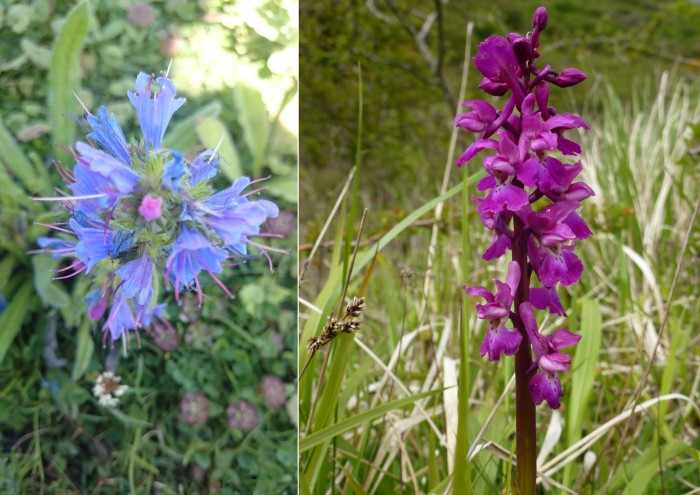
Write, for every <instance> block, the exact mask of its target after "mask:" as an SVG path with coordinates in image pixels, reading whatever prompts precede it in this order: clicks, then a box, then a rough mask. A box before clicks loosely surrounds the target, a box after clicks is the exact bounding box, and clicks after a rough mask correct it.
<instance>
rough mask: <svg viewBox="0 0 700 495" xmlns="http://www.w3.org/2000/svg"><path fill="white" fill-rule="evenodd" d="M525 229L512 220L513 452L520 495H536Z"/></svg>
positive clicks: (534, 427)
mask: <svg viewBox="0 0 700 495" xmlns="http://www.w3.org/2000/svg"><path fill="white" fill-rule="evenodd" d="M524 228H525V225H524V223H523V221H522V220H520V218H518V217H517V216H516V217H515V218H514V229H515V236H514V239H513V243H512V244H513V261H515V262H516V263H517V264H518V265H520V274H521V275H520V283H519V284H518V289H517V291H516V293H515V308H514V309H515V312H516V313H518V318H514V319H513V325H514V326H515V328H517V329H518V331H520V334H521V335H522V337H523V340H522V342H521V343H520V347H519V348H518V352H517V353H516V354H515V451H516V456H517V477H516V487H517V492H516V493H518V494H519V495H535V493H536V485H535V481H536V477H537V425H536V419H537V416H536V413H535V403H534V402H533V400H532V396H531V395H530V390H529V389H528V383H529V382H530V376H529V375H528V370H529V369H530V367H531V366H532V354H531V352H530V339H529V338H528V336H527V332H526V331H525V327H524V326H523V324H522V320H521V318H520V317H519V316H520V312H519V309H518V308H519V307H520V303H522V302H525V301H528V300H529V299H530V272H529V270H528V265H527V242H526V239H525V238H523V235H522V234H523V229H524Z"/></svg>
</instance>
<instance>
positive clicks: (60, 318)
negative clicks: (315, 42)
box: [0, 0, 298, 495]
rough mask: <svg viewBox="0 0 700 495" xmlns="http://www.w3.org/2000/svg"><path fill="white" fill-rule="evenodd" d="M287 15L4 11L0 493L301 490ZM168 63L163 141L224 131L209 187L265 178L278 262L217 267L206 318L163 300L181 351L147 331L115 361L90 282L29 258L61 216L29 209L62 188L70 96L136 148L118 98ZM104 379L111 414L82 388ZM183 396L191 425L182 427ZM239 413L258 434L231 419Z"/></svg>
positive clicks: (43, 4) (183, 142) (188, 142)
mask: <svg viewBox="0 0 700 495" xmlns="http://www.w3.org/2000/svg"><path fill="white" fill-rule="evenodd" d="M297 19H298V6H297V4H296V2H294V1H293V0H289V1H287V0H256V1H250V2H249V1H246V2H242V1H241V2H228V1H220V0H202V1H199V2H189V1H184V0H164V1H152V2H150V1H145V2H136V1H134V0H115V1H106V0H91V1H83V2H76V1H63V0H59V1H51V0H34V1H32V2H24V1H10V0H0V150H1V151H0V184H1V187H0V190H1V191H2V192H1V193H0V493H2V494H35V493H36V494H39V493H42V494H43V493H46V494H81V495H82V494H126V493H131V494H185V493H187V494H205V493H221V494H251V493H255V494H263V495H264V494H270V493H288V494H293V493H296V487H297V481H296V478H297V459H296V457H297V454H296V451H297V439H296V417H297V414H296V413H297V407H296V385H295V381H296V361H297V353H296V350H295V346H296V336H295V329H296V324H297V315H296V279H297V261H296V209H297V167H296V165H297V135H298V110H297V109H298V104H297V101H296V98H297V89H296V87H297V55H296V54H297V41H298V30H297V29H298V27H297V26H298V21H297ZM171 61H172V68H171V71H170V77H171V78H172V79H173V81H174V83H175V85H176V86H177V89H178V94H179V96H184V97H186V98H187V103H186V104H185V105H184V106H183V107H182V108H181V109H180V110H179V111H178V112H177V113H176V114H175V115H174V117H173V119H172V120H171V122H170V125H169V127H168V130H167V131H166V134H165V141H164V146H167V147H174V148H176V149H178V150H181V151H183V152H185V153H186V154H187V156H193V154H196V153H198V152H199V151H201V150H202V149H204V148H213V147H214V146H215V145H216V144H217V142H218V141H219V139H220V138H221V137H222V135H223V142H222V145H221V148H220V154H221V167H220V168H221V170H220V173H219V175H218V176H217V179H216V184H215V186H216V187H217V188H224V187H227V186H228V185H230V184H231V181H232V180H233V179H235V178H237V177H239V176H242V175H247V176H249V177H251V178H260V177H266V176H268V175H269V176H271V178H270V179H269V180H268V181H267V182H266V183H265V185H266V186H267V189H266V190H265V191H264V193H263V194H264V196H265V197H266V198H268V199H271V200H273V201H275V202H276V203H277V204H278V205H279V206H280V210H281V211H282V214H281V215H280V218H279V219H278V220H277V221H276V223H274V225H273V226H271V227H270V229H273V230H274V231H275V232H278V233H280V234H281V235H282V237H283V238H282V239H279V240H277V239H274V240H272V241H271V245H272V246H273V247H275V248H278V249H281V250H287V251H288V253H289V254H287V255H283V254H276V253H273V254H272V257H273V261H274V265H275V271H274V272H273V273H271V272H270V270H269V269H268V266H267V263H266V262H265V261H264V260H261V261H260V262H251V263H246V264H244V265H242V266H240V267H236V268H233V269H227V270H226V272H225V273H224V277H223V282H224V283H225V284H226V285H227V286H228V287H229V288H230V289H231V290H232V292H233V293H234V294H235V296H236V298H235V299H234V300H232V301H231V300H229V299H228V298H227V297H226V296H225V294H223V293H222V292H221V291H220V290H219V288H218V287H216V284H214V283H213V282H211V281H208V282H206V284H205V287H204V291H205V294H206V296H205V300H204V306H203V308H202V309H201V310H199V309H197V307H196V303H195V301H194V299H191V298H185V301H184V304H183V306H182V307H178V306H177V305H176V304H175V302H174V300H168V301H167V302H169V306H168V315H169V317H170V321H171V323H172V324H173V325H174V326H175V328H176V331H177V337H178V338H179V345H178V346H176V348H175V349H173V348H172V347H169V348H167V349H166V350H162V349H165V347H164V346H162V345H160V344H159V343H158V342H156V341H154V340H152V339H150V338H149V337H148V336H147V335H145V334H142V341H143V346H142V347H141V348H140V349H138V348H137V347H136V345H135V343H134V342H133V339H132V344H133V345H132V347H131V348H130V349H129V350H128V352H127V353H126V355H122V354H121V353H120V349H119V348H117V349H115V350H113V351H110V350H109V349H105V348H103V347H102V332H101V327H99V326H95V325H91V324H90V322H88V321H87V320H86V318H85V316H84V313H85V307H84V303H83V297H84V295H85V293H86V291H87V288H88V287H87V284H86V283H85V279H86V278H85V276H84V275H80V276H78V277H76V278H75V279H70V280H68V281H56V282H51V273H50V271H49V270H50V269H52V268H55V267H56V265H55V262H53V261H52V260H51V258H50V257H49V256H48V255H31V254H29V253H28V251H31V250H34V249H36V248H37V245H36V239H37V238H38V237H39V236H42V235H47V233H48V230H47V229H46V228H44V227H41V226H39V225H36V224H35V222H45V223H54V222H56V221H59V220H61V219H65V218H66V211H65V209H63V208H62V207H60V205H57V204H52V203H46V202H42V203H40V202H35V201H32V200H31V199H30V197H32V196H55V195H57V194H59V193H57V192H56V191H57V190H58V191H61V190H63V191H65V185H64V184H63V183H62V182H61V181H60V177H59V174H58V173H57V171H56V168H55V167H54V166H53V165H52V163H53V161H54V160H57V161H61V162H62V163H63V164H64V165H65V166H66V167H67V168H68V169H71V168H72V166H73V163H72V161H71V160H70V159H69V157H68V155H67V154H65V153H64V152H63V151H62V149H61V146H68V147H71V146H73V144H74V142H75V141H76V140H84V139H85V138H84V132H83V131H82V130H81V129H80V128H79V126H78V125H77V123H76V122H75V121H74V120H73V119H71V118H70V117H68V116H67V115H71V114H73V115H78V116H82V113H83V111H82V109H81V108H80V106H79V104H78V102H77V100H76V99H75V98H74V97H73V94H72V92H73V91H74V92H75V93H76V94H77V95H79V96H80V99H81V100H82V101H83V102H84V103H85V105H86V106H87V107H88V108H89V109H90V110H91V111H92V113H97V108H98V107H99V106H100V105H105V106H106V107H107V109H108V111H109V112H110V113H114V115H115V116H116V119H117V121H118V122H119V123H120V124H121V125H122V127H123V129H124V132H125V134H126V136H129V137H131V136H135V135H137V134H139V133H140V130H139V128H138V124H137V121H136V115H135V112H134V111H133V108H132V106H131V105H130V103H129V101H128V99H127V96H126V93H127V91H129V90H133V86H134V81H135V79H136V75H137V74H138V72H139V71H143V72H146V73H151V74H158V73H160V72H161V71H163V70H165V69H166V68H167V67H168V65H169V64H170V62H171ZM171 299H172V298H171ZM172 337H173V336H171V339H172ZM107 367H110V368H113V369H116V374H118V375H120V376H121V379H122V384H125V385H128V386H129V391H128V392H127V393H126V394H125V395H124V396H122V397H121V400H120V404H119V407H118V408H105V407H102V406H100V405H98V403H97V400H96V399H95V397H94V396H93V394H92V387H93V385H94V383H95V380H96V378H97V376H98V375H99V373H101V372H102V371H103V370H105V369H106V368H107ZM270 384H272V385H270ZM192 393H194V394H197V395H192ZM188 394H189V395H188ZM270 396H271V397H272V400H270ZM192 397H199V404H200V405H201V404H202V400H204V401H206V402H207V403H208V415H205V418H204V420H203V421H201V422H200V423H201V424H191V419H189V420H188V419H187V416H183V415H181V412H182V410H183V407H184V408H187V407H191V406H192V404H191V402H192V400H191V398H192ZM240 401H245V402H246V403H247V404H248V406H247V408H248V411H249V414H251V415H252V416H254V417H256V418H257V419H258V426H256V427H255V428H253V429H252V430H251V429H249V428H248V427H245V430H242V429H240V427H238V426H236V425H235V424H233V425H230V424H229V422H228V421H227V414H226V409H227V407H228V406H229V405H230V404H239V403H240ZM188 421H189V422H188Z"/></svg>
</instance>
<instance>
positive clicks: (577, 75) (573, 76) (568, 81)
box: [552, 69, 588, 88]
mask: <svg viewBox="0 0 700 495" xmlns="http://www.w3.org/2000/svg"><path fill="white" fill-rule="evenodd" d="M587 77H588V76H587V75H586V74H584V73H583V72H581V71H580V70H578V69H564V70H563V71H561V72H560V73H559V75H558V76H557V77H555V78H554V80H553V81H552V82H553V83H554V84H556V85H557V86H559V87H560V88H568V87H569V86H576V85H577V84H578V83H580V82H581V81H583V80H585V79H586V78H587Z"/></svg>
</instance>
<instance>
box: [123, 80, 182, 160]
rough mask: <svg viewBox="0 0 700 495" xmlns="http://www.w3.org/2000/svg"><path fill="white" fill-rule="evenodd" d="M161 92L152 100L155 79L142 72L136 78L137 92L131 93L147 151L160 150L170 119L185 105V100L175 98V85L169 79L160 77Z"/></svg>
mask: <svg viewBox="0 0 700 495" xmlns="http://www.w3.org/2000/svg"><path fill="white" fill-rule="evenodd" d="M156 82H157V83H158V84H160V85H161V89H160V92H159V93H158V94H157V95H156V96H155V97H154V98H151V86H152V83H153V77H151V76H149V75H148V74H144V73H143V72H140V73H139V75H138V76H137V77H136V92H135V93H132V92H129V93H128V95H129V100H130V101H131V104H132V105H134V108H136V113H137V114H138V116H139V123H140V124H141V131H142V132H143V138H144V140H145V142H146V150H150V149H151V147H153V149H156V150H157V149H160V143H161V142H162V141H163V134H164V133H165V129H166V128H167V127H168V123H169V122H170V118H171V117H172V116H173V114H174V113H175V112H176V111H177V109H178V108H180V107H181V106H182V105H183V104H184V103H185V99H184V98H177V99H176V98H175V85H174V84H173V82H172V81H171V80H170V79H168V78H167V77H159V78H158V79H156Z"/></svg>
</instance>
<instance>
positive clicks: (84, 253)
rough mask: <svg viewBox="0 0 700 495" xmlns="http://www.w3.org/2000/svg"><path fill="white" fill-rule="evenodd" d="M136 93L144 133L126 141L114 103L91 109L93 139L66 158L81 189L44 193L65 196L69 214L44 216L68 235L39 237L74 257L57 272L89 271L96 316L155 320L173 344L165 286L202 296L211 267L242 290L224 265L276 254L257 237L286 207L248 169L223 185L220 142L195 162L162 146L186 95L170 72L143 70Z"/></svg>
mask: <svg viewBox="0 0 700 495" xmlns="http://www.w3.org/2000/svg"><path fill="white" fill-rule="evenodd" d="M128 97H129V100H130V101H131V103H132V105H133V106H134V108H135V109H136V113H137V115H138V119H139V124H140V127H141V131H142V137H141V138H139V139H132V140H131V141H127V139H126V137H125V135H124V132H123V131H122V129H121V127H120V126H119V124H118V123H117V121H116V119H115V118H114V116H113V115H110V114H109V113H108V112H107V109H106V108H105V107H100V108H99V109H98V111H97V115H93V114H91V113H90V112H89V111H88V110H87V109H85V111H86V118H85V120H86V124H81V125H83V128H84V129H85V130H86V131H87V139H88V141H89V142H87V143H86V142H78V143H77V144H76V145H75V153H74V154H73V157H74V159H75V166H74V167H73V169H72V171H71V170H68V169H66V168H65V167H63V166H60V165H59V166H57V168H58V170H59V173H60V174H61V177H62V178H63V180H64V181H65V182H66V185H67V187H68V189H70V191H71V193H72V194H70V195H65V196H58V197H55V198H36V199H39V200H56V201H59V202H60V203H61V204H63V205H64V206H65V207H66V208H67V209H68V211H69V212H70V218H68V220H67V222H63V223H57V224H56V225H45V226H46V227H50V228H52V229H53V230H55V231H57V232H58V236H59V237H52V238H49V237H44V238H40V239H39V241H38V244H39V246H40V247H41V248H42V250H41V252H49V253H51V254H52V255H53V256H54V257H57V258H66V259H67V260H68V264H67V266H65V267H64V268H61V269H59V270H57V271H56V272H57V276H56V277H55V278H56V279H64V278H70V277H72V276H75V275H77V274H78V273H81V272H85V273H86V274H89V276H90V280H91V282H92V285H93V290H92V291H91V292H90V293H89V295H88V296H87V297H86V298H85V305H86V310H87V316H88V318H89V319H91V320H93V321H98V320H100V319H102V318H105V320H104V323H103V330H104V333H105V339H106V338H107V337H109V338H110V339H111V340H112V341H114V340H117V339H119V338H121V337H122V336H123V335H124V334H125V333H126V335H127V336H128V335H129V331H130V330H136V329H137V328H138V327H153V330H152V332H149V333H150V334H151V335H153V336H154V338H156V337H157V340H158V341H159V344H158V345H159V347H161V348H163V349H164V350H173V349H175V348H176V347H177V345H179V336H178V334H177V331H175V333H174V334H173V332H172V331H171V330H172V327H171V326H169V323H167V322H166V320H165V311H164V305H163V304H159V303H158V300H157V299H158V298H159V297H162V290H161V288H162V287H163V286H164V287H165V288H169V287H172V289H173V290H174V292H175V297H176V299H178V300H179V298H180V294H181V293H182V292H183V291H185V290H190V289H193V290H195V291H196V292H197V296H198V302H199V304H200V305H201V303H202V297H203V292H204V287H203V285H202V282H201V281H200V277H201V272H206V273H207V274H208V275H209V276H210V277H211V278H212V279H213V280H214V282H215V283H216V284H217V285H219V286H220V287H221V289H222V290H223V291H224V293H225V294H226V295H228V296H230V297H233V295H232V294H231V292H230V290H229V289H228V288H227V287H226V286H225V285H224V284H223V282H221V280H220V279H219V278H218V277H217V276H216V275H215V274H219V273H221V272H222V271H223V268H224V267H225V266H226V263H225V262H226V260H228V259H232V258H235V259H238V260H241V259H243V260H245V259H248V258H257V257H259V256H261V255H262V256H265V257H267V258H268V260H269V256H268V255H267V253H266V249H265V247H264V246H262V245H260V244H258V243H257V242H255V238H256V237H272V236H273V235H272V234H267V233H264V232H262V225H263V224H264V223H265V222H266V221H267V220H268V219H270V218H274V217H276V216H277V214H278V213H279V210H278V208H277V206H276V205H275V204H274V203H272V202H270V201H267V200H256V199H253V195H254V194H256V193H258V192H259V191H260V190H261V189H254V190H250V191H247V192H246V188H247V187H248V186H250V185H251V184H254V183H256V182H258V181H251V180H250V179H248V178H247V177H241V178H239V179H237V180H235V181H234V182H233V184H232V185H231V186H230V187H228V188H226V189H224V190H222V191H220V192H217V191H216V190H215V189H214V188H213V185H212V183H211V180H212V179H213V178H214V177H215V176H216V173H217V171H218V165H219V160H218V157H217V154H216V151H215V150H206V151H204V152H202V153H200V154H199V155H198V156H196V157H195V158H194V159H193V160H192V161H189V160H188V159H187V158H186V157H185V156H184V155H183V154H181V153H180V152H178V151H176V150H172V149H168V148H164V147H163V137H164V135H165V132H166V129H167V127H168V124H169V122H170V119H171V117H172V116H173V114H175V112H177V110H178V109H179V108H180V107H181V106H182V105H183V104H184V103H185V99H184V98H178V97H177V92H176V89H175V85H174V84H173V82H172V81H171V80H170V79H169V78H168V77H167V74H163V75H161V76H160V77H157V78H156V77H153V76H150V75H148V74H145V73H143V72H142V73H140V74H139V75H138V76H137V77H136V84H135V89H134V91H133V92H129V93H128ZM250 248H252V249H253V253H250ZM230 264H232V263H230ZM270 266H272V265H271V262H270ZM108 308H109V309H108ZM105 315H106V316H105ZM173 336H177V338H174V337H173ZM137 337H138V334H137ZM166 337H168V338H166ZM171 337H173V338H171Z"/></svg>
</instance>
